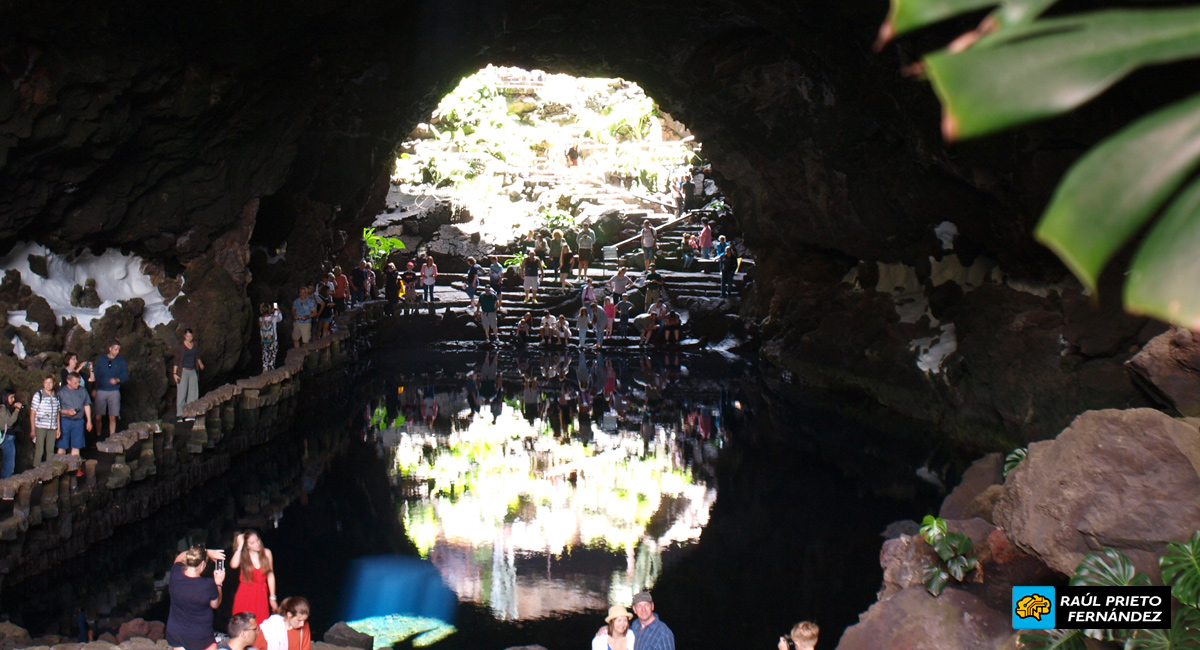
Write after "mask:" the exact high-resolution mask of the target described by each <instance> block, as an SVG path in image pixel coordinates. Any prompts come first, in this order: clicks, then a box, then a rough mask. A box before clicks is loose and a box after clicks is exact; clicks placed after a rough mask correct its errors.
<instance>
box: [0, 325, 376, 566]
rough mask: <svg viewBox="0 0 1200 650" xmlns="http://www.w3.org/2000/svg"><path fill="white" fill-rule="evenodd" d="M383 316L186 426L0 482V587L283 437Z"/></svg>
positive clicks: (234, 389) (299, 355) (187, 408)
mask: <svg viewBox="0 0 1200 650" xmlns="http://www.w3.org/2000/svg"><path fill="white" fill-rule="evenodd" d="M382 317H383V302H382V301H376V302H368V303H365V304H363V305H361V306H360V307H357V308H355V309H352V310H349V311H347V312H346V313H344V314H342V315H341V316H339V317H338V318H337V331H336V332H335V333H334V334H332V335H331V336H328V337H325V338H322V339H320V340H316V341H312V342H310V343H308V344H305V345H302V346H300V347H298V348H292V349H289V350H288V351H287V354H286V357H285V359H284V363H283V365H282V366H281V367H280V368H276V369H274V370H271V371H269V372H265V373H262V374H260V375H256V376H253V377H250V378H247V379H242V380H239V381H238V382H236V383H234V384H226V385H224V386H221V387H219V388H217V389H215V390H212V391H210V392H208V393H206V394H204V395H203V396H201V397H200V398H199V399H197V400H196V401H194V402H191V403H188V404H186V405H184V407H183V418H194V421H187V420H186V419H185V420H181V421H179V422H169V421H161V420H160V421H154V422H134V423H132V424H130V425H129V426H128V428H126V429H125V430H124V431H119V432H117V433H116V434H113V435H111V436H109V437H108V438H107V439H105V440H104V441H102V442H100V443H98V444H97V446H96V450H95V451H96V453H95V456H96V457H95V458H89V459H87V460H83V459H81V458H80V457H78V456H69V455H64V456H56V457H55V458H54V459H52V460H50V461H47V462H44V463H41V464H40V465H38V466H36V467H34V468H32V469H29V470H27V471H25V472H22V473H20V474H17V475H14V476H12V477H10V478H8V479H4V480H0V586H2V585H3V584H4V582H5V581H7V582H13V581H19V580H22V579H25V578H28V577H30V576H33V575H36V574H38V573H40V572H42V571H45V570H46V569H48V568H50V567H53V566H55V565H57V564H59V563H61V562H62V561H64V560H66V559H68V558H71V557H74V556H75V555H78V554H80V553H82V552H83V551H84V550H86V549H87V548H88V547H90V546H91V545H92V544H94V543H96V542H97V541H100V540H103V539H106V538H108V537H110V536H111V535H112V534H113V531H114V530H115V529H116V528H117V527H119V526H121V525H123V524H128V523H132V522H136V521H140V520H142V519H144V518H146V517H148V516H150V515H151V514H153V513H154V512H155V511H157V510H159V509H160V508H162V507H164V506H166V505H167V504H170V503H171V502H173V501H175V500H176V499H178V498H180V497H182V496H185V495H187V494H188V493H189V492H190V491H191V490H193V489H194V488H196V487H198V486H199V485H201V484H202V483H204V482H205V481H207V480H209V479H211V478H213V477H216V476H219V475H221V474H223V473H224V472H226V471H227V470H228V469H229V464H230V458H231V456H233V455H237V454H240V453H242V452H244V451H246V450H247V449H248V448H250V447H251V446H254V445H260V444H262V443H265V442H267V441H269V440H271V439H272V438H274V437H275V436H276V435H278V434H279V433H280V432H283V431H286V430H288V429H289V428H290V427H291V425H292V422H293V416H294V414H295V412H296V406H297V403H298V402H299V400H298V399H297V397H298V395H299V394H300V392H301V390H302V389H303V388H304V387H305V386H307V385H322V384H324V383H326V382H327V381H328V379H329V378H330V376H331V375H333V374H334V373H333V371H335V370H337V369H339V368H341V367H343V366H345V365H347V364H348V363H350V362H352V361H353V360H355V359H356V358H357V355H358V350H359V349H362V348H365V347H369V341H368V339H369V337H370V335H371V333H372V332H373V330H374V328H375V326H376V324H377V323H378V322H379V320H380V319H381V318H382ZM89 455H91V454H89ZM79 469H82V470H83V476H77V475H76V474H77V470H79ZM151 477H154V478H153V479H151Z"/></svg>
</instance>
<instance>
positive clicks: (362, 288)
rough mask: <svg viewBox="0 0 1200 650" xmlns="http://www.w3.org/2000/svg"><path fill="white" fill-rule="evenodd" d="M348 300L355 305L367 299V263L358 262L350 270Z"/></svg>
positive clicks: (363, 261) (364, 261)
mask: <svg viewBox="0 0 1200 650" xmlns="http://www.w3.org/2000/svg"><path fill="white" fill-rule="evenodd" d="M350 298H351V300H353V301H354V303H355V304H358V303H360V302H362V301H364V300H366V299H367V261H366V260H359V262H358V266H356V267H354V268H353V269H351V270H350Z"/></svg>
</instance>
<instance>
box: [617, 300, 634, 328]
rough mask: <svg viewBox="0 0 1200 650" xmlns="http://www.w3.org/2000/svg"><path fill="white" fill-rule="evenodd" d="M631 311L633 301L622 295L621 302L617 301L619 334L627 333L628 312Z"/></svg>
mask: <svg viewBox="0 0 1200 650" xmlns="http://www.w3.org/2000/svg"><path fill="white" fill-rule="evenodd" d="M631 311H633V302H632V301H630V300H629V298H625V297H622V298H621V302H618V303H617V313H618V314H619V315H620V316H621V336H627V335H628V334H629V313H630V312H631Z"/></svg>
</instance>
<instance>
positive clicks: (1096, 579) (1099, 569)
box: [1070, 548, 1150, 587]
mask: <svg viewBox="0 0 1200 650" xmlns="http://www.w3.org/2000/svg"><path fill="white" fill-rule="evenodd" d="M1070 584H1071V586H1072V587H1075V586H1085V587H1130V586H1138V587H1149V586H1150V578H1148V577H1147V576H1146V574H1144V573H1138V572H1137V569H1136V568H1134V566H1133V563H1132V562H1130V561H1129V558H1128V557H1125V554H1124V553H1122V552H1121V551H1117V550H1113V549H1111V548H1106V549H1104V550H1102V551H1100V552H1098V553H1089V554H1088V555H1087V556H1086V557H1084V558H1083V561H1082V562H1080V563H1079V566H1078V567H1076V568H1075V575H1074V576H1072V577H1071V582H1070Z"/></svg>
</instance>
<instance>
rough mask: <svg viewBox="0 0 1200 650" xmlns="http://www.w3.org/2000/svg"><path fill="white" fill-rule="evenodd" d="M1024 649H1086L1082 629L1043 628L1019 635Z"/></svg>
mask: <svg viewBox="0 0 1200 650" xmlns="http://www.w3.org/2000/svg"><path fill="white" fill-rule="evenodd" d="M1020 641H1021V647H1022V648H1025V649H1026V650H1087V646H1086V645H1084V641H1083V630H1045V631H1038V632H1028V633H1025V634H1022V635H1021V638H1020Z"/></svg>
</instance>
